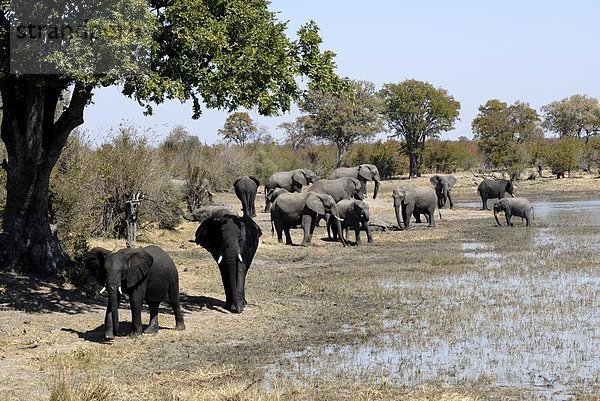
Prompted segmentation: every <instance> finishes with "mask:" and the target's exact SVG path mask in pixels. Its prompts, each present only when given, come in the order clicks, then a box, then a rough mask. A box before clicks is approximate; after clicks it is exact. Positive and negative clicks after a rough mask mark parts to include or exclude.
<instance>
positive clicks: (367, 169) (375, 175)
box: [329, 164, 381, 199]
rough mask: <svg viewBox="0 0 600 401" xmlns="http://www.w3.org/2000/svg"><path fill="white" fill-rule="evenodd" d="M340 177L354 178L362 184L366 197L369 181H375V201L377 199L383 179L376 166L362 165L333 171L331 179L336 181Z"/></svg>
mask: <svg viewBox="0 0 600 401" xmlns="http://www.w3.org/2000/svg"><path fill="white" fill-rule="evenodd" d="M340 177H352V178H356V179H358V180H359V181H360V183H361V186H362V192H363V195H364V196H367V181H374V182H375V188H374V189H373V199H375V198H376V197H377V193H378V192H379V185H380V181H381V177H380V176H379V170H378V169H377V166H376V165H374V164H361V165H360V166H357V167H338V168H336V169H335V170H333V173H331V175H330V176H329V179H330V180H334V179H336V178H340Z"/></svg>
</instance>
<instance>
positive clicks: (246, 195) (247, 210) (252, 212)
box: [233, 175, 259, 217]
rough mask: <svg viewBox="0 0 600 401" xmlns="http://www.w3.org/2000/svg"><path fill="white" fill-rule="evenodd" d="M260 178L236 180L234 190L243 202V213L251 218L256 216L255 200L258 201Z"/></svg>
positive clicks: (246, 177) (248, 177) (250, 177)
mask: <svg viewBox="0 0 600 401" xmlns="http://www.w3.org/2000/svg"><path fill="white" fill-rule="evenodd" d="M258 185H259V182H258V178H256V177H253V176H247V175H245V176H243V177H240V178H238V179H237V180H235V182H234V183H233V188H234V189H235V195H236V196H237V197H238V199H239V200H240V202H242V212H243V213H244V215H249V216H250V217H255V216H256V209H255V207H254V200H255V199H256V191H257V190H258Z"/></svg>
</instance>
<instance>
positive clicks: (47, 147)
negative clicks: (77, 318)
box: [0, 76, 91, 274]
mask: <svg viewBox="0 0 600 401" xmlns="http://www.w3.org/2000/svg"><path fill="white" fill-rule="evenodd" d="M45 79H47V77H37V76H33V77H31V76H25V77H11V78H9V79H5V80H4V81H2V82H1V85H0V95H1V96H2V98H3V99H10V100H11V101H10V102H6V101H5V102H4V105H3V118H2V125H1V127H0V134H1V137H2V141H3V142H4V143H5V145H6V150H7V154H8V163H7V165H6V171H7V184H6V191H7V199H6V209H5V212H4V220H3V222H2V234H1V235H0V270H11V271H16V272H31V273H39V274H54V273H56V272H57V270H58V269H59V268H61V267H64V266H65V264H66V263H67V262H68V257H67V256H66V254H65V253H64V252H63V250H62V249H61V247H60V244H59V241H58V237H57V235H56V233H53V232H52V230H51V227H50V218H49V215H48V210H49V208H48V206H49V204H48V194H49V193H48V191H49V184H50V174H51V172H52V168H53V167H54V165H55V164H56V162H57V160H58V157H59V156H60V152H61V150H62V148H63V146H64V144H65V143H66V141H67V138H68V135H69V133H70V132H71V130H72V129H73V128H75V127H77V126H78V125H80V124H81V123H83V108H84V107H85V104H86V103H87V101H88V100H89V97H90V95H91V88H88V89H84V88H83V87H81V86H77V85H76V87H75V88H76V89H75V90H76V92H77V94H76V95H74V98H73V99H72V101H71V104H70V105H69V107H68V108H67V110H66V111H65V112H63V113H62V115H61V116H60V117H59V118H58V119H56V120H55V111H56V106H57V104H58V102H59V100H60V95H61V91H62V90H63V89H66V84H65V83H62V84H63V86H60V84H61V82H60V81H58V80H56V81H54V82H51V83H49V82H48V81H47V80H45Z"/></svg>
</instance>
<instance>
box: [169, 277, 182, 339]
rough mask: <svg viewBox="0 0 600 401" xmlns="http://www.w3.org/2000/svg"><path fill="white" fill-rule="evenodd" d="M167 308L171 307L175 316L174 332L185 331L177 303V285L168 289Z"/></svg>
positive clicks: (179, 305)
mask: <svg viewBox="0 0 600 401" xmlns="http://www.w3.org/2000/svg"><path fill="white" fill-rule="evenodd" d="M169 306H171V309H173V314H174V315H175V330H185V323H184V322H183V313H181V304H180V303H179V285H176V286H173V288H170V289H169Z"/></svg>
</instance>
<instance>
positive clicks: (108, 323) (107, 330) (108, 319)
mask: <svg viewBox="0 0 600 401" xmlns="http://www.w3.org/2000/svg"><path fill="white" fill-rule="evenodd" d="M104 338H106V339H109V340H111V339H113V338H115V334H114V333H113V320H112V312H111V307H110V301H109V304H108V306H107V307H106V314H105V315H104Z"/></svg>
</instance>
